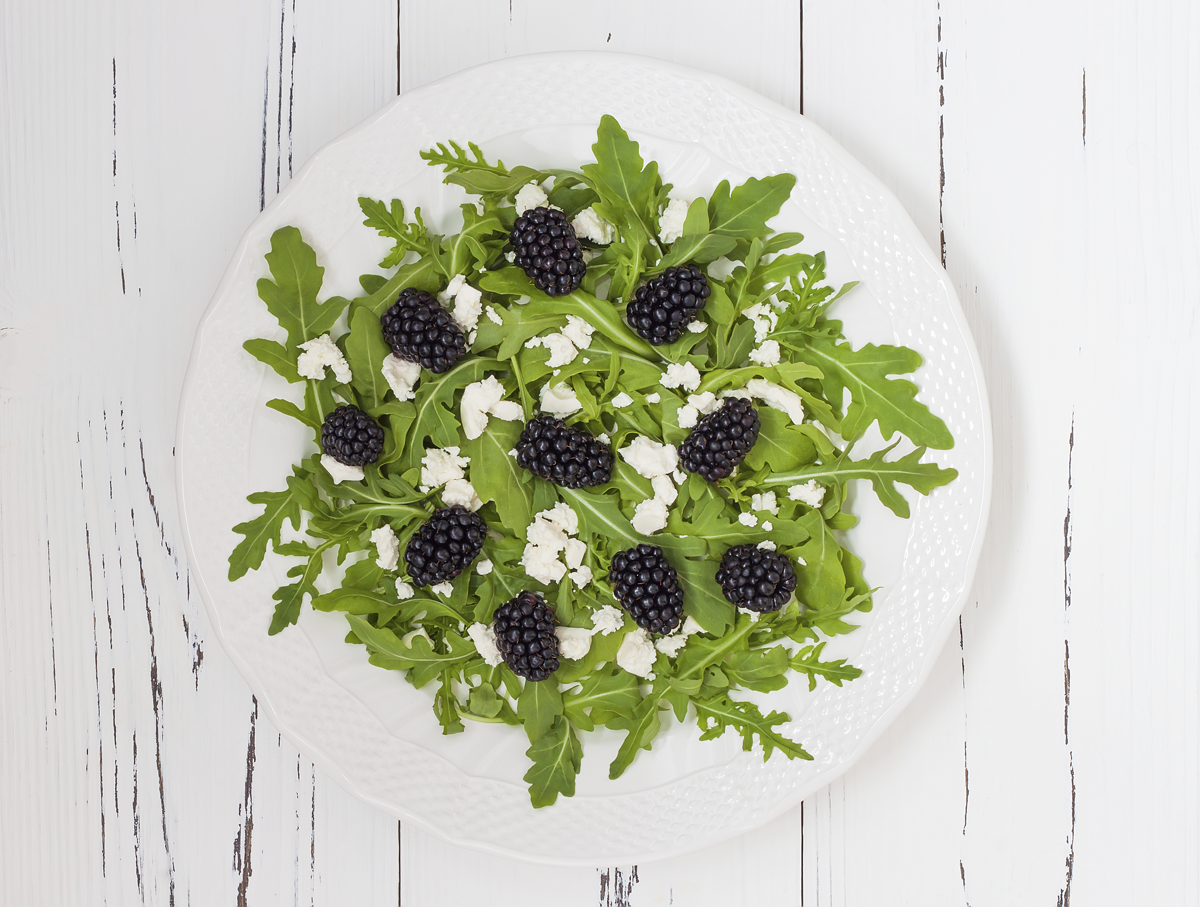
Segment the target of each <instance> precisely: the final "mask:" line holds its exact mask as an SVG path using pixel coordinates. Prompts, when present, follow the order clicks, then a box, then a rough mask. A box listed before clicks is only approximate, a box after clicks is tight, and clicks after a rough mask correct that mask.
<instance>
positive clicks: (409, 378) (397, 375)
mask: <svg viewBox="0 0 1200 907" xmlns="http://www.w3.org/2000/svg"><path fill="white" fill-rule="evenodd" d="M379 371H380V372H381V373H382V374H383V380H384V381H386V382H387V383H388V387H390V388H391V389H392V393H393V394H395V395H396V399H397V400H399V401H400V402H401V403H403V402H404V401H405V400H411V399H412V398H413V397H415V396H416V393H415V392H414V391H413V388H414V387H415V386H416V383H417V380H418V379H419V378H420V377H421V363H419V362H409V361H408V360H407V359H400V358H399V357H397V356H394V355H393V354H391V353H388V354H387V355H386V356H384V357H383V362H381V363H380V364H379Z"/></svg>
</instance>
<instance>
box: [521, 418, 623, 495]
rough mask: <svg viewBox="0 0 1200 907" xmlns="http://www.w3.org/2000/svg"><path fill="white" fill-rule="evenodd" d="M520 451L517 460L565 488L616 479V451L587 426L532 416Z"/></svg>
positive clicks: (524, 432)
mask: <svg viewBox="0 0 1200 907" xmlns="http://www.w3.org/2000/svg"><path fill="white" fill-rule="evenodd" d="M516 450H517V463H519V464H520V465H521V466H524V467H525V468H526V469H528V470H529V471H530V472H532V473H533V474H534V475H535V476H539V477H540V478H543V479H546V480H547V481H549V482H553V483H554V484H555V485H561V486H563V487H564V488H585V487H591V486H594V485H603V484H604V483H605V482H607V481H608V480H609V479H611V478H612V471H613V455H612V451H611V450H609V449H608V447H606V446H605V445H604V444H601V443H600V442H599V441H598V440H596V439H595V438H593V437H592V436H591V435H590V434H588V433H587V432H586V431H584V430H583V429H581V428H568V427H567V425H566V424H565V423H564V422H563V421H562V419H555V418H554V417H553V416H538V417H537V418H536V419H530V420H529V421H528V422H527V423H526V424H525V429H524V430H523V431H522V432H521V437H520V438H519V439H518V440H517V447H516Z"/></svg>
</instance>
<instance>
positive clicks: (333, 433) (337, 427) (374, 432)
mask: <svg viewBox="0 0 1200 907" xmlns="http://www.w3.org/2000/svg"><path fill="white" fill-rule="evenodd" d="M321 450H322V451H324V452H325V453H326V454H328V455H329V456H331V457H333V458H334V459H335V460H337V461H338V462H339V463H345V464H346V465H347V466H366V465H367V464H368V463H374V462H375V461H376V460H378V459H379V455H380V454H381V453H383V429H382V428H380V427H379V423H378V422H376V421H375V420H374V419H372V418H371V417H370V416H368V415H367V414H366V413H364V412H363V411H362V410H361V409H359V408H358V407H357V406H348V405H347V406H339V407H338V408H337V409H335V410H334V411H333V412H331V413H330V414H329V415H328V416H326V417H325V422H324V423H323V424H322V425H321Z"/></svg>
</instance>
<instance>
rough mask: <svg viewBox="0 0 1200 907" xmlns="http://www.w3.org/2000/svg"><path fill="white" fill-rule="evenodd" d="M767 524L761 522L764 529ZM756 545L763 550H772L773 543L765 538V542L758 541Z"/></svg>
mask: <svg viewBox="0 0 1200 907" xmlns="http://www.w3.org/2000/svg"><path fill="white" fill-rule="evenodd" d="M768 525H769V524H768V523H763V529H766V528H767V526H768ZM756 547H758V548H761V549H762V550H763V551H774V550H775V543H774V542H772V541H771V540H770V539H767V540H766V541H765V542H759V543H758V545H757V546H756Z"/></svg>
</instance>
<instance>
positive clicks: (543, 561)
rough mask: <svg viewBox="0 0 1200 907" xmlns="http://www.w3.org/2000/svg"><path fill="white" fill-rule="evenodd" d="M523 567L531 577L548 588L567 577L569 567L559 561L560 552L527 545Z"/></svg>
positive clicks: (540, 546) (523, 555)
mask: <svg viewBox="0 0 1200 907" xmlns="http://www.w3.org/2000/svg"><path fill="white" fill-rule="evenodd" d="M521 566H522V567H524V568H525V572H526V573H527V574H528V575H529V576H530V577H532V578H533V579H535V580H537V581H538V582H539V583H545V584H546V585H547V586H550V585H553V584H554V583H557V582H558V581H559V580H560V579H562V578H563V577H564V576H566V575H567V565H566V564H564V563H563V562H562V561H560V560H559V559H558V552H557V551H555V550H554V549H553V548H548V547H546V546H544V545H526V546H525V552H524V554H522V555H521Z"/></svg>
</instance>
